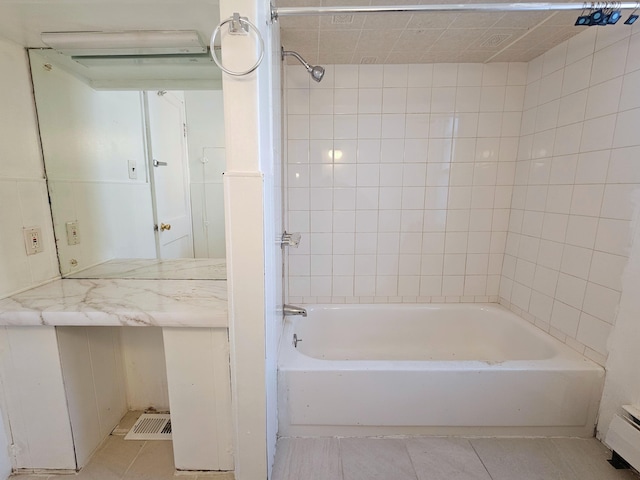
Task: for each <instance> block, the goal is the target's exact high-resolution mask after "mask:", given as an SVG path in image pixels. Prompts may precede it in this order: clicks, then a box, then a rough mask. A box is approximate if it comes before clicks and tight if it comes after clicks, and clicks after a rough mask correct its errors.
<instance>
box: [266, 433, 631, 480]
mask: <svg viewBox="0 0 640 480" xmlns="http://www.w3.org/2000/svg"><path fill="white" fill-rule="evenodd" d="M276 451H277V453H276V463H275V466H274V472H273V479H272V480H303V479H304V480H638V479H639V478H640V477H638V476H637V475H636V474H635V473H633V472H631V471H630V470H616V469H614V468H613V467H612V466H611V465H609V463H608V462H607V461H606V460H607V459H608V458H610V452H609V451H608V450H607V448H605V447H604V445H602V444H601V443H600V442H598V441H597V440H596V439H594V438H590V439H581V438H475V439H465V438H445V437H422V438H406V439H395V438H394V439H389V438H385V439H379V438H342V439H334V438H281V439H280V440H279V441H278V448H277V450H276Z"/></svg>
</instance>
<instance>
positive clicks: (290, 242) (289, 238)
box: [280, 230, 302, 248]
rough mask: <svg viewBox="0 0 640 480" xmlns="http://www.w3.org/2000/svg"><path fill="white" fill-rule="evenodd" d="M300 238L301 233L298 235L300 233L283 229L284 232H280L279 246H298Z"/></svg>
mask: <svg viewBox="0 0 640 480" xmlns="http://www.w3.org/2000/svg"><path fill="white" fill-rule="evenodd" d="M301 238H302V235H300V233H298V232H295V233H288V232H287V231H286V230H285V232H284V233H283V234H282V239H281V240H280V246H282V247H294V248H298V245H299V244H300V239H301Z"/></svg>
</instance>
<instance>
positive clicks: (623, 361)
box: [598, 198, 640, 439]
mask: <svg viewBox="0 0 640 480" xmlns="http://www.w3.org/2000/svg"><path fill="white" fill-rule="evenodd" d="M635 200H636V202H638V201H640V198H636V199H635ZM638 221H640V215H637V216H636V217H635V221H634V228H635V235H634V236H635V238H634V241H633V246H632V248H631V254H630V257H629V264H628V265H627V269H626V271H625V273H624V275H623V277H622V297H621V299H620V308H619V309H618V316H617V318H616V325H615V327H614V328H613V332H611V335H610V338H609V342H608V346H609V352H610V353H609V357H608V358H607V376H606V379H605V384H604V393H603V395H602V403H601V405H600V415H599V419H598V437H599V438H602V439H604V438H605V436H606V434H607V430H608V429H609V425H610V423H611V420H612V418H613V415H614V414H616V413H619V414H622V409H621V408H620V407H621V406H622V405H638V404H640V379H639V378H640V377H639V376H638V365H640V349H639V348H638V342H639V341H640V292H639V291H638V290H639V286H640V228H637V225H638Z"/></svg>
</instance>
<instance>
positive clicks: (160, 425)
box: [124, 413, 171, 440]
mask: <svg viewBox="0 0 640 480" xmlns="http://www.w3.org/2000/svg"><path fill="white" fill-rule="evenodd" d="M124 439H125V440H171V416H170V415H169V414H168V413H143V414H142V415H140V418H138V420H137V421H136V423H135V424H134V425H133V427H132V428H131V430H129V433H127V435H126V436H125V437H124Z"/></svg>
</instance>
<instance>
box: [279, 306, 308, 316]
mask: <svg viewBox="0 0 640 480" xmlns="http://www.w3.org/2000/svg"><path fill="white" fill-rule="evenodd" d="M282 313H284V315H285V316H288V315H302V316H303V317H306V316H307V311H306V310H305V309H304V308H302V307H296V306H295V305H283V306H282Z"/></svg>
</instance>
